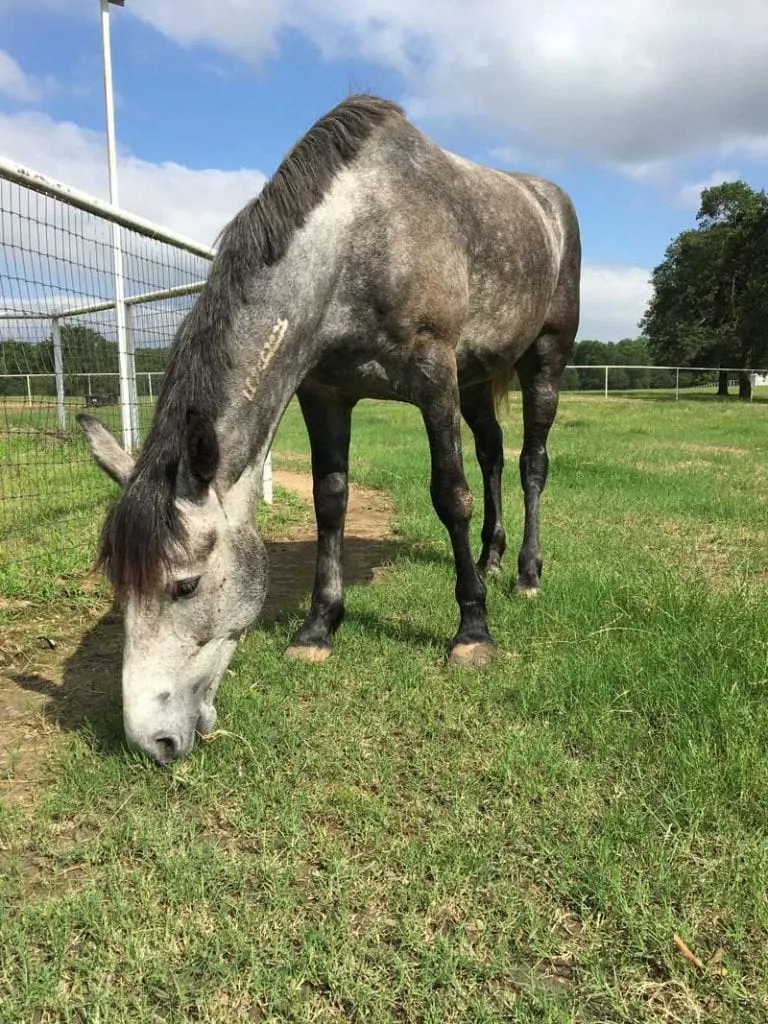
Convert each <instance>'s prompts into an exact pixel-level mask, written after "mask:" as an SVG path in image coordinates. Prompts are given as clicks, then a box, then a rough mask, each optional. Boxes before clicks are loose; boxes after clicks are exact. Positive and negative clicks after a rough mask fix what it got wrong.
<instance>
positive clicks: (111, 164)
mask: <svg viewBox="0 0 768 1024" xmlns="http://www.w3.org/2000/svg"><path fill="white" fill-rule="evenodd" d="M101 45H102V57H103V62H104V105H105V108H106V120H107V164H108V168H109V201H110V203H111V204H112V205H113V206H119V205H120V202H119V199H118V195H117V151H116V147H115V105H114V99H113V95H112V48H111V45H110V38H109V0H101ZM112 267H113V273H114V278H115V323H116V327H117V359H118V364H119V367H120V420H121V423H122V428H123V448H125V449H126V451H129V452H130V451H133V450H134V449H135V448H136V446H137V445H138V440H139V439H138V435H137V432H136V411H137V397H136V366H135V364H134V359H133V350H132V349H131V348H129V341H128V332H127V329H126V319H127V317H126V305H125V281H124V278H123V246H122V228H121V227H120V225H119V224H117V223H116V222H115V221H113V222H112Z"/></svg>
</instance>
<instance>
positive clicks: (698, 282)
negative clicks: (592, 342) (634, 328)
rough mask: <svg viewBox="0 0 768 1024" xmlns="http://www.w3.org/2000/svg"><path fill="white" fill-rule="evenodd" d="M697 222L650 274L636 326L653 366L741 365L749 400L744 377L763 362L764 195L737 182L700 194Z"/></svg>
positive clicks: (767, 200) (767, 265) (767, 228)
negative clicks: (650, 288) (646, 298)
mask: <svg viewBox="0 0 768 1024" xmlns="http://www.w3.org/2000/svg"><path fill="white" fill-rule="evenodd" d="M696 220H697V222H698V226H697V227H696V228H693V229H690V230H687V231H683V232H682V233H681V234H680V235H678V236H677V238H675V239H674V240H673V241H672V243H671V244H670V245H669V247H668V248H667V250H666V253H665V257H664V260H663V261H662V262H661V263H660V264H659V265H658V266H657V267H656V268H655V269H654V271H653V274H652V283H653V296H652V298H651V301H650V302H649V304H648V307H647V309H646V312H645V316H644V317H643V320H642V321H641V324H640V326H641V328H642V330H643V331H644V333H645V335H646V336H647V338H648V348H649V351H650V353H651V355H652V356H653V358H654V359H655V361H656V362H659V363H663V362H667V363H674V364H678V365H681V366H684V365H689V366H690V365H696V364H698V365H705V366H707V365H708V366H712V367H718V366H740V367H743V368H744V372H743V373H742V374H741V375H740V384H739V394H740V397H745V398H748V397H750V394H751V385H750V377H749V374H748V373H747V372H746V371H748V370H750V369H752V368H753V367H755V366H756V365H757V364H758V363H765V362H767V361H768V196H766V193H765V191H761V192H755V191H754V190H753V189H751V188H750V187H749V185H747V184H746V183H745V182H743V181H735V182H726V183H724V184H722V185H715V186H712V187H711V188H707V189H704V190H703V192H702V194H701V206H700V208H699V211H698V213H697V215H696ZM724 377H725V375H724V374H721V377H720V388H719V393H723V391H724V392H725V393H726V394H727V381H725V380H724Z"/></svg>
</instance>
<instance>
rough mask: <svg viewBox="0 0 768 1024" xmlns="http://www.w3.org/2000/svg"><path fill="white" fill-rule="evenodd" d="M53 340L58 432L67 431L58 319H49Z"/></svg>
mask: <svg viewBox="0 0 768 1024" xmlns="http://www.w3.org/2000/svg"><path fill="white" fill-rule="evenodd" d="M51 336H52V338H53V370H54V375H55V377H56V422H57V424H58V427H59V430H66V429H67V410H66V408H65V405H64V360H63V359H62V356H61V324H60V323H59V318H58V317H53V318H52V319H51Z"/></svg>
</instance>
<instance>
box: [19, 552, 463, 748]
mask: <svg viewBox="0 0 768 1024" xmlns="http://www.w3.org/2000/svg"><path fill="white" fill-rule="evenodd" d="M266 546H267V552H268V555H269V563H270V581H269V591H268V596H267V599H266V601H265V604H264V609H263V611H262V614H261V616H260V617H259V620H258V621H257V622H256V623H254V625H253V626H252V627H251V630H250V632H255V631H263V632H275V631H280V632H281V633H284V632H285V629H286V626H287V625H289V624H291V623H294V624H295V623H296V620H297V619H298V618H299V617H301V615H302V614H303V613H304V612H305V610H306V609H307V607H308V604H309V596H310V594H311V591H312V584H313V581H314V573H315V555H316V542H315V540H314V539H312V540H304V539H301V540H285V541H268V542H266ZM402 559H409V560H412V561H417V562H421V563H433V564H440V565H452V559H451V557H450V553H449V552H448V551H445V552H443V551H441V550H440V549H439V548H437V547H435V546H432V545H414V544H411V543H407V542H405V541H402V540H398V539H386V540H377V539H371V538H367V537H355V536H351V537H346V538H345V541H344V582H345V585H347V586H348V585H352V584H369V583H371V582H373V581H374V580H375V579H376V577H377V575H379V574H380V573H383V572H386V569H387V566H389V565H392V564H394V563H396V562H397V561H400V560H402ZM349 618H350V620H351V621H357V622H358V623H363V624H364V625H365V628H366V630H369V631H371V632H375V633H378V634H380V635H381V634H387V635H390V636H392V637H393V638H394V639H396V640H398V641H404V640H405V641H411V642H413V643H417V644H427V643H434V642H435V640H436V639H439V638H437V637H435V636H433V635H431V634H429V633H427V632H426V631H422V630H419V629H418V627H417V626H415V625H414V624H412V623H410V622H409V621H408V620H407V619H406V620H403V621H400V622H396V623H394V622H393V623H390V622H386V621H385V620H381V621H379V620H378V619H374V617H372V616H370V615H365V614H364V613H357V612H352V613H350V615H349ZM122 654H123V622H122V615H121V613H120V610H119V608H118V607H117V606H116V605H113V606H112V607H111V608H110V609H109V611H108V612H106V613H105V614H104V615H103V616H102V617H101V618H100V619H99V620H98V621H97V622H96V623H94V625H92V626H91V627H90V629H88V631H87V632H86V633H85V634H84V636H83V637H82V639H81V641H80V643H79V644H78V646H77V647H76V648H75V650H74V651H73V652H72V653H71V654H70V655H68V657H67V658H66V659H65V661H64V664H63V668H62V675H61V682H60V683H59V682H57V681H56V680H55V679H53V678H50V677H47V676H46V675H45V674H44V673H17V674H15V675H14V676H13V677H12V678H13V679H14V681H15V683H16V684H17V685H18V686H20V687H21V688H22V689H24V690H26V691H28V692H32V693H37V694H39V695H41V696H43V697H44V698H46V701H45V703H44V704H43V706H42V713H43V715H44V717H45V718H46V719H47V720H48V721H49V722H52V723H53V724H55V725H56V727H57V728H58V729H60V730H62V731H64V732H82V733H87V734H88V735H89V738H90V742H91V743H92V745H93V747H94V749H96V750H97V751H98V752H100V753H102V754H105V755H106V754H111V753H114V752H116V751H117V750H119V749H121V748H122V746H123V726H122V696H121V689H120V676H121V666H122Z"/></svg>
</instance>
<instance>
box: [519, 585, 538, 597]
mask: <svg viewBox="0 0 768 1024" xmlns="http://www.w3.org/2000/svg"><path fill="white" fill-rule="evenodd" d="M540 593H541V591H540V590H539V588H538V587H521V586H520V585H519V584H518V585H517V586H516V587H515V594H516V595H517V596H518V597H538V596H539V594H540Z"/></svg>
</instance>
